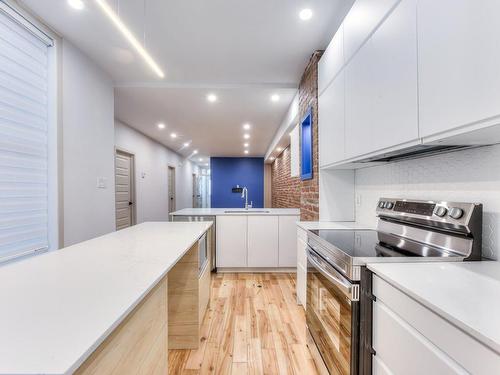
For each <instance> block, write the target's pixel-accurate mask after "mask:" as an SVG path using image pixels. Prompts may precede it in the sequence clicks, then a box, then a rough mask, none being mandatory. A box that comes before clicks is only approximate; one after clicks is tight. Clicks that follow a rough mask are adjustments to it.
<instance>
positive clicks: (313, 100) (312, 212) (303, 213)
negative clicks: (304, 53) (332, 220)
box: [299, 51, 323, 221]
mask: <svg viewBox="0 0 500 375" xmlns="http://www.w3.org/2000/svg"><path fill="white" fill-rule="evenodd" d="M322 54H323V52H322V51H316V52H314V53H313V55H312V56H311V59H310V60H309V63H308V64H307V67H306V70H305V71H304V74H303V75H302V79H301V80H300V84H299V113H300V117H299V118H300V119H302V118H304V116H305V115H306V113H307V111H308V110H309V107H311V108H312V118H313V125H312V130H313V178H312V179H311V180H305V181H301V197H300V219H301V220H304V221H316V220H319V162H318V61H319V59H320V57H321V55H322Z"/></svg>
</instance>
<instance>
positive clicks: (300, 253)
mask: <svg viewBox="0 0 500 375" xmlns="http://www.w3.org/2000/svg"><path fill="white" fill-rule="evenodd" d="M301 231H302V232H305V231H303V230H302V229H300V228H299V229H298V236H297V303H298V304H299V305H302V306H304V308H305V307H306V294H307V293H306V290H307V285H306V284H307V243H306V241H307V234H305V233H301ZM303 236H306V237H305V238H304V237H303Z"/></svg>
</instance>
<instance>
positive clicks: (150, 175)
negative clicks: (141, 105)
mask: <svg viewBox="0 0 500 375" xmlns="http://www.w3.org/2000/svg"><path fill="white" fill-rule="evenodd" d="M115 145H116V147H117V148H121V149H123V150H124V151H128V152H130V153H132V154H134V155H135V176H136V184H135V188H136V210H137V223H141V222H143V221H163V220H168V166H169V165H170V166H173V167H175V168H176V171H175V173H176V185H175V189H176V209H177V210H180V209H182V208H187V207H192V202H193V198H192V193H193V177H192V175H193V173H196V174H198V167H197V166H196V165H195V164H193V163H191V162H190V161H189V160H186V159H184V158H183V157H182V156H180V155H179V154H177V153H175V152H173V151H172V150H170V149H168V148H166V147H165V146H163V145H161V144H160V143H158V142H155V141H154V140H152V139H151V138H148V137H146V136H145V135H143V134H142V133H140V132H138V131H136V130H134V129H132V128H131V127H129V126H127V125H126V124H124V123H122V122H120V121H118V120H116V121H115ZM143 176H144V177H143Z"/></svg>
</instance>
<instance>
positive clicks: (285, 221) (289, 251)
mask: <svg viewBox="0 0 500 375" xmlns="http://www.w3.org/2000/svg"><path fill="white" fill-rule="evenodd" d="M278 220H279V231H278V233H279V240H278V244H279V253H278V266H279V267H297V224H296V223H297V221H299V220H300V218H299V217H298V216H279V219H278Z"/></svg>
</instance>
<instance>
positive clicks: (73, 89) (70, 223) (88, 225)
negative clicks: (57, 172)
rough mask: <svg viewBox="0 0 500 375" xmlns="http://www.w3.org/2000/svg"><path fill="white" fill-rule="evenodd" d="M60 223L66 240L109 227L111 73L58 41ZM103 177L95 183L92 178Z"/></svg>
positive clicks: (111, 217) (111, 225)
mask: <svg viewBox="0 0 500 375" xmlns="http://www.w3.org/2000/svg"><path fill="white" fill-rule="evenodd" d="M61 98H62V134H63V145H62V147H63V192H64V199H63V204H64V208H63V212H64V217H63V226H64V245H65V246H68V245H71V244H74V243H77V242H80V241H84V240H87V239H90V238H93V237H96V236H99V235H102V234H105V233H108V232H111V231H114V230H115V198H114V125H113V124H114V93H113V83H112V81H111V79H110V78H109V77H108V76H107V75H106V74H105V73H104V72H103V71H102V70H101V69H100V68H99V67H97V66H96V65H95V64H94V62H92V61H91V60H90V59H88V58H87V57H86V56H85V55H84V54H83V53H82V52H81V51H80V50H78V49H77V48H76V47H75V46H73V45H72V44H71V43H69V42H68V41H67V40H63V42H62V92H61ZM98 177H104V178H105V179H106V181H107V187H106V188H105V189H98V188H97V178H98Z"/></svg>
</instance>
